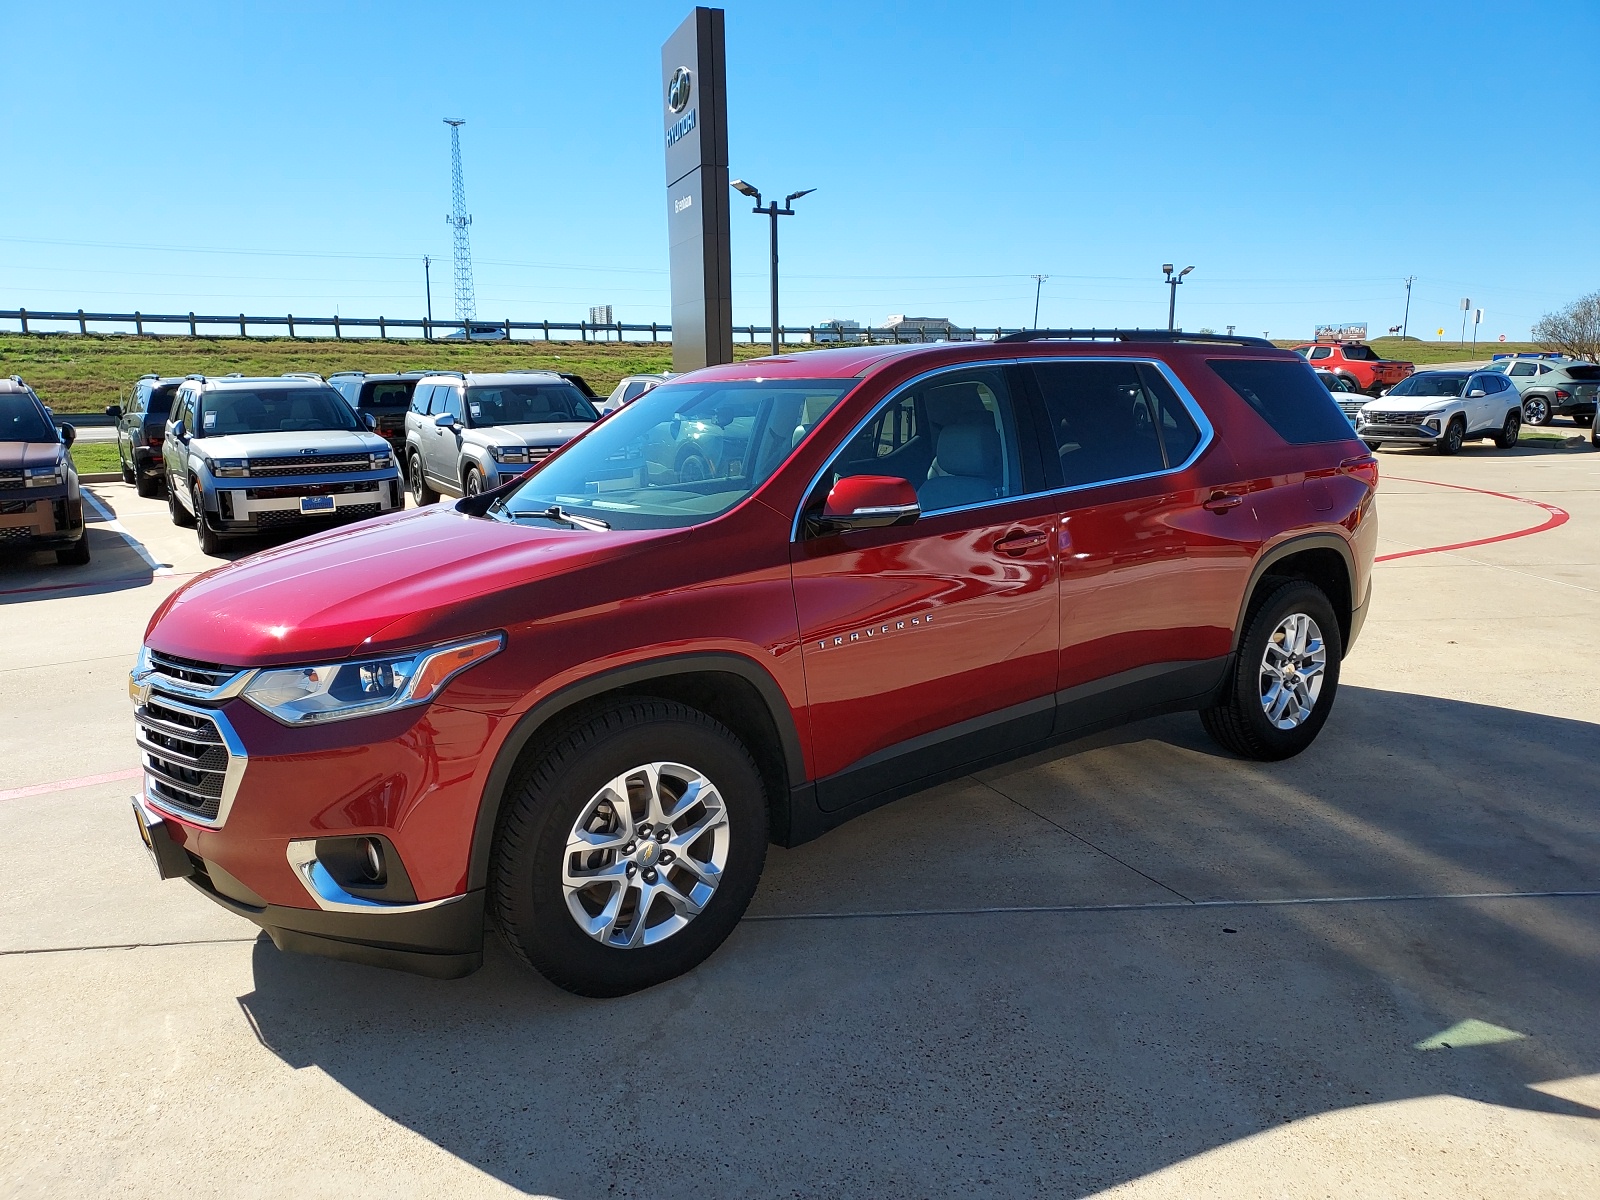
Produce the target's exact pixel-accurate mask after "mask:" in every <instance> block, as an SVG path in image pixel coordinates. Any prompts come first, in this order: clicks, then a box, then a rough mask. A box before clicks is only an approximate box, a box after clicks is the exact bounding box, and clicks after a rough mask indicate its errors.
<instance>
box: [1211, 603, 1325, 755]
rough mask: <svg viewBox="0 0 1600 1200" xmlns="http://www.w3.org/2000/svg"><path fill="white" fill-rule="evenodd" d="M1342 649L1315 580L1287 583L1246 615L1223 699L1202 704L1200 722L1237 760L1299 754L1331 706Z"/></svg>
mask: <svg viewBox="0 0 1600 1200" xmlns="http://www.w3.org/2000/svg"><path fill="white" fill-rule="evenodd" d="M1343 652H1344V645H1343V642H1342V641H1341V640H1340V635H1339V622H1338V618H1337V617H1336V616H1335V615H1334V611H1333V605H1332V604H1330V603H1329V602H1328V597H1327V596H1326V595H1325V594H1324V593H1323V591H1322V589H1321V588H1319V587H1318V586H1317V585H1316V584H1314V583H1308V582H1306V581H1305V580H1301V579H1293V580H1289V581H1287V582H1285V583H1283V584H1281V585H1280V586H1279V587H1277V588H1275V589H1274V590H1273V591H1272V592H1271V593H1270V594H1268V595H1267V596H1266V597H1265V598H1264V599H1263V600H1262V601H1261V603H1260V604H1258V605H1257V606H1256V608H1255V610H1254V611H1253V612H1252V613H1251V615H1250V617H1249V619H1248V621H1246V623H1245V630H1244V636H1243V637H1241V638H1240V639H1239V652H1238V654H1237V656H1236V657H1235V660H1234V668H1233V677H1232V679H1230V680H1229V681H1228V690H1227V694H1226V697H1225V699H1224V700H1223V702H1222V703H1221V704H1218V705H1216V706H1214V707H1211V708H1203V709H1201V710H1200V721H1201V723H1202V724H1203V725H1205V727H1206V732H1207V733H1209V734H1210V735H1211V736H1212V737H1213V738H1214V739H1216V741H1217V743H1218V744H1219V745H1221V746H1222V747H1223V748H1224V749H1227V750H1231V751H1232V752H1233V753H1235V754H1237V755H1239V756H1240V757H1242V758H1254V759H1258V760H1260V761H1262V762H1273V761H1276V760H1278V759H1281V758H1290V757H1292V756H1294V755H1296V754H1299V753H1300V752H1301V751H1302V750H1304V749H1305V748H1306V747H1307V746H1309V745H1310V744H1311V743H1312V742H1313V741H1315V740H1316V737H1317V734H1318V733H1319V732H1320V731H1321V730H1322V726H1323V724H1324V722H1326V721H1327V719H1328V713H1329V711H1330V710H1331V709H1332V708H1333V699H1334V694H1335V693H1336V692H1337V691H1338V689H1339V660H1340V658H1341V657H1342V656H1343Z"/></svg>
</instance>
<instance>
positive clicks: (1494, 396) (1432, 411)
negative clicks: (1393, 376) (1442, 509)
mask: <svg viewBox="0 0 1600 1200" xmlns="http://www.w3.org/2000/svg"><path fill="white" fill-rule="evenodd" d="M1521 434H1522V398H1521V397H1520V396H1519V395H1518V394H1517V389H1516V388H1514V387H1512V386H1511V381H1510V380H1509V379H1507V378H1506V377H1505V376H1504V375H1501V374H1498V373H1497V372H1494V371H1419V372H1418V373H1417V374H1415V375H1408V376H1407V377H1406V378H1404V379H1402V380H1401V381H1400V382H1399V383H1397V384H1395V385H1394V387H1392V388H1391V389H1389V390H1388V391H1387V392H1385V393H1384V394H1383V395H1381V396H1379V397H1378V398H1377V399H1376V400H1369V401H1368V402H1367V403H1366V404H1363V405H1362V406H1361V411H1360V412H1358V413H1357V414H1356V435H1357V436H1358V437H1360V438H1361V440H1362V441H1364V442H1365V443H1366V444H1367V449H1369V450H1376V449H1377V448H1378V447H1379V446H1381V445H1383V444H1384V443H1385V442H1394V443H1396V444H1399V445H1410V446H1432V447H1433V448H1434V449H1435V450H1437V451H1438V452H1439V453H1440V454H1454V453H1456V451H1458V450H1460V449H1461V443H1462V442H1465V441H1467V440H1469V439H1480V438H1492V439H1493V440H1494V444H1495V445H1497V446H1499V447H1500V448H1501V449H1502V450H1509V449H1511V447H1513V446H1515V445H1516V444H1517V439H1518V437H1520V436H1521Z"/></svg>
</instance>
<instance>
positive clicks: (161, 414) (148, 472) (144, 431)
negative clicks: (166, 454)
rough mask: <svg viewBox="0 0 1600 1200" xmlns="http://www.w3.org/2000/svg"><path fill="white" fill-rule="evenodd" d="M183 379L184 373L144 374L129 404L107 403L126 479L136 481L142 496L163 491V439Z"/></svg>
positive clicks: (134, 389) (108, 414) (137, 383)
mask: <svg viewBox="0 0 1600 1200" xmlns="http://www.w3.org/2000/svg"><path fill="white" fill-rule="evenodd" d="M182 382H183V377H182V376H172V377H170V378H163V377H161V376H160V375H155V374H151V375H141V376H139V379H138V381H137V382H136V383H135V384H134V385H133V393H132V395H130V396H129V397H128V403H127V404H126V406H124V405H121V404H108V405H107V406H106V416H108V417H110V418H112V419H113V420H114V421H116V423H117V463H118V465H119V466H121V468H122V482H123V483H131V484H133V486H134V487H135V488H137V489H138V491H139V495H141V496H159V495H160V494H161V488H162V480H163V478H164V475H163V472H162V470H161V441H162V439H163V438H164V437H165V436H166V432H167V412H168V411H169V410H170V409H171V408H172V397H173V396H174V395H175V394H177V391H178V385H179V384H180V383H182Z"/></svg>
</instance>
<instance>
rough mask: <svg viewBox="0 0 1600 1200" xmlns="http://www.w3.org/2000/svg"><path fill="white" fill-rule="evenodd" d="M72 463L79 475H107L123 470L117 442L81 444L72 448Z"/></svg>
mask: <svg viewBox="0 0 1600 1200" xmlns="http://www.w3.org/2000/svg"><path fill="white" fill-rule="evenodd" d="M72 463H73V465H74V466H75V467H77V468H78V474H79V475H105V474H110V473H113V472H117V471H121V470H122V464H121V463H120V462H118V461H117V444H116V443H115V442H79V443H78V444H77V445H76V446H74V447H73V448H72Z"/></svg>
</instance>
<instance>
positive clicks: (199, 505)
mask: <svg viewBox="0 0 1600 1200" xmlns="http://www.w3.org/2000/svg"><path fill="white" fill-rule="evenodd" d="M189 495H190V496H192V497H193V498H194V531H195V533H196V535H197V536H198V537H199V539H200V553H201V554H208V555H210V554H216V553H218V552H219V551H220V550H221V549H222V539H221V538H220V537H218V536H217V531H216V530H215V529H214V528H213V527H212V525H211V522H210V521H208V520H206V502H205V495H204V494H203V493H202V492H201V491H200V485H199V484H196V485H194V487H192V488H191V489H190V491H189Z"/></svg>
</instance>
